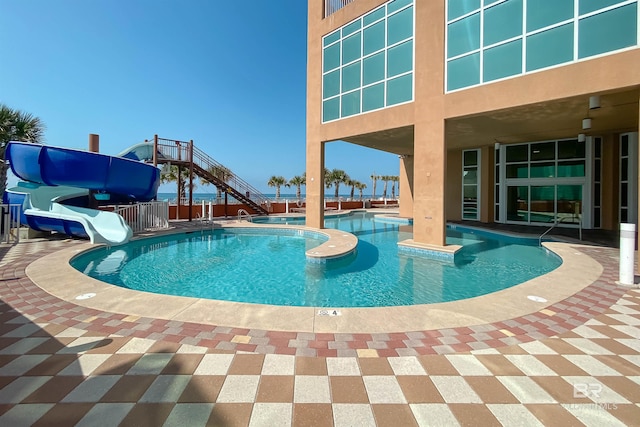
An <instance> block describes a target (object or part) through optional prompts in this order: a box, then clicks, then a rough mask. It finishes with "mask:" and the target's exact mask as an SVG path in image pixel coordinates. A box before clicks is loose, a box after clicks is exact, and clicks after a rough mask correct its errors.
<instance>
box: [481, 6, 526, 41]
mask: <svg viewBox="0 0 640 427" xmlns="http://www.w3.org/2000/svg"><path fill="white" fill-rule="evenodd" d="M483 35H484V45H485V46H489V45H492V44H494V43H498V42H501V41H504V40H507V39H511V38H513V37H516V36H520V35H522V0H507V1H505V2H504V3H500V4H497V5H495V6H493V7H491V8H489V9H486V10H485V11H484V31H483Z"/></svg>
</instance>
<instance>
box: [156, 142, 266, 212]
mask: <svg viewBox="0 0 640 427" xmlns="http://www.w3.org/2000/svg"><path fill="white" fill-rule="evenodd" d="M153 144H154V146H155V147H154V150H153V152H154V154H155V155H154V158H153V159H148V160H153V162H154V164H156V165H158V164H165V163H170V164H172V165H177V166H186V167H190V165H191V164H193V174H194V175H197V176H198V177H200V178H201V179H204V180H206V181H208V182H210V183H211V184H213V185H215V186H216V187H218V188H219V189H221V190H222V191H226V192H227V193H228V194H230V195H231V196H232V197H233V198H234V199H236V200H238V201H239V202H242V203H245V204H246V205H247V206H248V207H250V208H251V209H252V210H254V211H255V212H256V213H257V214H259V215H269V208H270V207H271V201H270V200H269V198H268V197H267V196H265V195H264V194H262V193H260V192H259V191H258V190H257V189H255V188H254V187H252V186H251V185H250V184H249V183H247V182H246V181H244V180H243V179H241V178H239V177H238V176H237V175H236V174H234V173H233V172H232V171H231V170H230V169H229V168H227V167H225V166H223V165H222V164H220V163H218V162H217V161H215V160H214V159H212V158H211V157H210V156H209V155H207V154H206V153H205V152H204V151H202V150H200V149H198V148H196V147H195V146H194V145H193V142H191V141H175V140H169V139H164V138H157V137H155V138H154V141H153Z"/></svg>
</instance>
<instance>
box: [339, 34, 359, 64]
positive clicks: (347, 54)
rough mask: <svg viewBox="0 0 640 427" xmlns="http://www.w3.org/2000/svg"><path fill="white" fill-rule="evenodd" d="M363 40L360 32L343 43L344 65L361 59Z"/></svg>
mask: <svg viewBox="0 0 640 427" xmlns="http://www.w3.org/2000/svg"><path fill="white" fill-rule="evenodd" d="M361 38H362V37H361V35H360V32H358V33H356V34H354V35H352V36H349V37H348V38H346V39H344V40H343V41H342V64H343V65H344V64H347V63H349V62H351V61H354V60H356V59H358V58H360V56H361V54H360V48H361V46H360V44H361Z"/></svg>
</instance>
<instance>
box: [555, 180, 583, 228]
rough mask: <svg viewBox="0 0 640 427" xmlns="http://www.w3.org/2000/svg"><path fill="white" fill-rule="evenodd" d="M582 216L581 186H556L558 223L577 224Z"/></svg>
mask: <svg viewBox="0 0 640 427" xmlns="http://www.w3.org/2000/svg"><path fill="white" fill-rule="evenodd" d="M581 215H582V186H581V185H558V221H562V223H563V224H578V223H579V222H580V217H581Z"/></svg>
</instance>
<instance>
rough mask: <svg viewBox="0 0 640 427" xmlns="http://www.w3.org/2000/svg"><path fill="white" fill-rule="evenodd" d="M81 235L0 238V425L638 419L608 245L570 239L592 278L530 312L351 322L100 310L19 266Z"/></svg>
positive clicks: (632, 316) (623, 304)
mask: <svg viewBox="0 0 640 427" xmlns="http://www.w3.org/2000/svg"><path fill="white" fill-rule="evenodd" d="M81 245H83V243H82V242H79V241H75V240H60V239H49V240H44V239H35V240H25V241H22V242H21V243H19V244H17V245H14V246H7V245H0V274H1V276H2V280H1V281H0V295H1V296H2V297H1V299H2V301H0V425H11V426H22V425H25V426H26V425H33V426H45V425H78V426H92V425H101V426H103V425H104V426H107V425H113V426H116V425H121V426H129V425H136V426H157V425H190V426H205V425H234V426H263V425H264V426H274V425H284V426H306V425H327V426H332V425H333V426H353V425H371V426H375V425H377V426H398V425H402V426H405V425H406V426H431V425H447V426H449V425H450V426H458V425H461V426H477V425H509V426H510V425H586V426H593V427H600V426H603V425H607V426H632V425H639V424H638V420H640V403H638V402H640V344H639V343H640V340H639V339H640V290H638V289H630V288H623V287H620V286H618V285H616V284H615V280H616V278H617V250H616V249H613V248H609V247H588V246H579V247H576V248H574V249H575V250H576V251H578V252H579V253H583V254H584V255H578V256H588V257H590V258H592V259H593V260H595V261H596V262H597V263H599V264H600V265H601V266H602V273H601V274H600V276H599V277H598V278H597V280H596V281H595V282H593V283H591V284H589V285H587V286H586V287H585V288H583V289H582V290H581V291H579V292H577V293H576V294H574V295H572V296H570V297H569V298H566V299H565V300H563V301H561V302H558V303H555V304H552V305H547V306H546V307H545V308H543V309H541V310H538V311H536V312H535V313H533V314H529V315H526V316H524V317H521V318H514V319H509V320H505V321H502V322H497V323H493V324H481V325H472V326H468V327H462V328H445V329H437V330H428V331H408V330H405V331H398V332H396V333H379V334H368V333H367V334H364V333H363V334H356V333H352V334H347V333H309V332H283V331H269V330H265V329H243V328H232V327H229V326H225V325H216V326H212V325H207V324H203V323H200V322H197V323H191V322H181V321H175V320H165V319H162V318H148V317H140V316H136V315H132V314H130V312H125V313H114V312H109V311H100V310H96V309H92V308H87V307H85V306H83V305H81V304H82V301H76V300H73V299H72V300H71V301H70V302H67V301H65V300H61V299H59V298H57V297H55V296H53V295H50V294H48V293H46V292H45V291H43V290H42V289H41V288H39V287H38V286H36V285H35V284H34V283H33V282H32V281H31V280H30V279H29V277H28V276H27V275H26V274H25V271H26V270H27V269H28V268H29V266H31V265H32V264H33V263H34V262H35V261H37V260H39V259H41V258H44V257H46V256H48V255H50V254H54V253H56V252H58V251H60V250H66V249H69V248H72V249H78V248H79V247H80V246H81ZM560 279H562V278H560ZM62 280H63V283H66V278H64V277H63V276H62ZM563 285H564V283H562V282H556V283H554V284H553V286H554V287H562V286H563ZM85 301H86V300H85ZM336 356H339V357H336Z"/></svg>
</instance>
